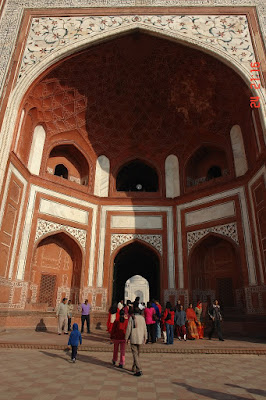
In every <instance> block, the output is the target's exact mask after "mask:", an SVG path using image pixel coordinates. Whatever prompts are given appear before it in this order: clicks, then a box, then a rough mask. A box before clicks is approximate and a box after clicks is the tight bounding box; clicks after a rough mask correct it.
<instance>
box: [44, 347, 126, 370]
mask: <svg viewBox="0 0 266 400" xmlns="http://www.w3.org/2000/svg"><path fill="white" fill-rule="evenodd" d="M65 352H66V355H65V356H63V355H60V354H57V353H52V352H48V351H44V350H40V353H42V354H44V355H45V356H47V357H51V358H61V359H62V360H63V361H65V362H66V363H69V361H70V351H69V350H65ZM68 356H69V357H68ZM77 361H78V362H79V363H80V362H82V363H86V364H94V365H97V366H101V367H105V368H108V369H112V370H113V371H117V372H120V373H124V374H128V375H132V371H131V370H128V369H125V368H117V367H114V366H113V365H112V363H111V359H110V362H107V361H102V360H99V359H98V358H96V357H93V356H89V355H85V354H79V353H78V357H77Z"/></svg>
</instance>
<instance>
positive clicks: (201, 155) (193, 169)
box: [185, 145, 230, 187]
mask: <svg viewBox="0 0 266 400" xmlns="http://www.w3.org/2000/svg"><path fill="white" fill-rule="evenodd" d="M227 158H228V157H227V155H226V152H225V150H224V149H222V148H219V147H216V146H214V145H203V146H201V147H200V148H199V149H198V150H196V151H195V152H194V153H193V154H192V155H191V157H190V158H189V160H188V162H187V164H186V168H185V175H186V176H185V177H186V179H185V182H186V186H187V187H191V186H198V185H200V184H201V183H203V182H206V181H210V180H213V179H217V178H220V177H223V176H227V175H229V174H230V171H229V165H228V160H227Z"/></svg>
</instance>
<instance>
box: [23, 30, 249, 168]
mask: <svg viewBox="0 0 266 400" xmlns="http://www.w3.org/2000/svg"><path fill="white" fill-rule="evenodd" d="M249 96H250V91H249V89H248V87H247V86H246V85H245V84H244V82H243V81H242V80H241V78H240V77H239V76H238V75H237V74H236V73H235V72H234V71H233V70H231V69H230V68H229V67H227V66H226V65H224V64H223V63H222V62H220V61H219V60H217V59H215V58H213V57H211V56H209V55H207V54H205V53H203V52H201V51H198V50H195V49H192V48H189V47H186V46H184V45H182V44H179V43H174V42H171V41H169V40H165V39H161V38H158V37H153V36H149V35H147V34H144V33H138V32H136V33H134V34H130V35H127V36H124V37H120V38H116V39H113V40H112V41H109V42H105V43H102V44H99V45H97V46H94V47H91V48H88V49H87V50H86V51H84V52H82V53H79V54H76V55H74V56H72V57H71V58H69V59H67V60H65V61H63V62H62V63H61V64H60V65H58V66H57V67H55V68H54V69H53V70H52V71H51V72H50V73H48V74H47V75H46V76H45V77H43V78H42V80H41V81H40V82H38V83H37V84H35V86H34V87H33V88H32V89H31V91H30V92H29V94H28V96H27V99H26V102H27V103H28V107H37V110H38V119H39V121H40V122H45V125H46V129H47V134H48V138H52V137H53V136H54V135H57V134H59V133H65V132H72V131H76V132H79V133H80V134H81V135H82V136H83V137H84V138H86V140H89V142H90V144H91V148H92V151H93V153H94V154H95V155H96V156H98V155H100V154H105V155H106V156H107V157H109V158H110V159H111V160H113V162H114V164H115V162H116V161H115V160H116V159H117V155H118V154H121V153H122V152H123V154H124V155H125V156H126V157H128V158H130V157H135V156H136V155H137V156H139V157H141V156H143V157H147V155H148V154H149V156H150V155H151V154H152V155H154V156H155V157H156V158H157V159H159V158H162V159H163V158H165V157H166V156H167V155H168V154H170V153H175V154H176V155H178V156H179V157H180V158H182V156H184V152H185V151H186V148H187V147H189V146H191V145H192V143H194V142H196V143H198V142H199V141H202V142H204V141H211V140H213V141H214V142H215V143H219V142H220V143H221V144H223V145H225V144H227V145H228V146H229V143H230V140H229V139H230V136H229V133H230V129H231V127H232V126H233V125H234V124H239V125H241V128H242V130H243V133H244V137H245V134H247V132H245V129H246V130H247V131H248V120H249V118H250V107H249Z"/></svg>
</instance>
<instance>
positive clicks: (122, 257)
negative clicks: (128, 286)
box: [112, 242, 160, 302]
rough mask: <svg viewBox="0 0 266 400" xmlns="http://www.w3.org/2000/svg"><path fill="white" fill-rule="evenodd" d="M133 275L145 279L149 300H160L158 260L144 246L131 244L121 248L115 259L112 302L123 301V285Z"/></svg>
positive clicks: (137, 243) (155, 255)
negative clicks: (147, 283) (148, 286)
mask: <svg viewBox="0 0 266 400" xmlns="http://www.w3.org/2000/svg"><path fill="white" fill-rule="evenodd" d="M133 275H141V276H143V277H144V278H145V279H147V281H148V282H149V285H150V298H151V299H152V298H155V299H160V260H159V258H158V256H157V254H156V253H155V252H154V251H153V250H151V249H150V248H148V247H147V246H146V245H145V244H141V243H139V242H133V243H130V244H129V245H127V246H125V247H123V248H122V249H121V250H120V251H119V253H118V254H117V256H116V257H115V260H114V276H113V297H112V302H114V301H118V300H121V299H124V290H125V283H126V281H127V280H128V279H129V278H131V277H132V276H133ZM131 300H132V301H134V300H135V299H131Z"/></svg>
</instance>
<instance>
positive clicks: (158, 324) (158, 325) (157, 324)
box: [156, 321, 162, 339]
mask: <svg viewBox="0 0 266 400" xmlns="http://www.w3.org/2000/svg"><path fill="white" fill-rule="evenodd" d="M161 336H162V333H161V325H160V321H157V322H156V337H157V339H160V338H161Z"/></svg>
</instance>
